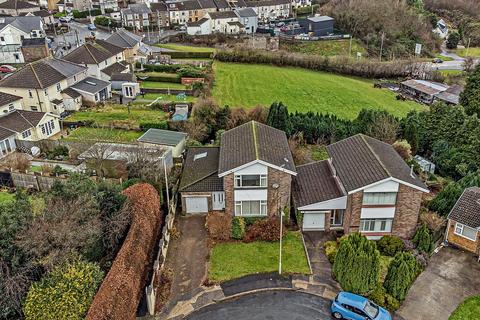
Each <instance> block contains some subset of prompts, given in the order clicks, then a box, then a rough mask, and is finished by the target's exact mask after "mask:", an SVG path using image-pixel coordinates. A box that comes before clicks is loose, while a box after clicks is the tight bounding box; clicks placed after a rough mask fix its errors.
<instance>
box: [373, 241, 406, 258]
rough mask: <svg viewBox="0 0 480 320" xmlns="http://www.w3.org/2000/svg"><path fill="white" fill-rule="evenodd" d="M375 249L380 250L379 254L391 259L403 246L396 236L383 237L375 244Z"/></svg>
mask: <svg viewBox="0 0 480 320" xmlns="http://www.w3.org/2000/svg"><path fill="white" fill-rule="evenodd" d="M377 248H378V250H380V253H381V254H383V255H385V256H390V257H393V256H395V255H396V254H397V252H400V251H403V250H404V249H405V245H404V244H403V241H402V239H400V238H399V237H397V236H383V237H382V238H381V239H380V240H379V241H378V242H377Z"/></svg>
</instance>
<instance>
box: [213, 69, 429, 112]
mask: <svg viewBox="0 0 480 320" xmlns="http://www.w3.org/2000/svg"><path fill="white" fill-rule="evenodd" d="M214 70H215V86H214V88H213V97H214V98H215V99H216V100H217V102H218V103H219V104H220V105H229V106H231V107H237V106H243V107H247V108H248V107H252V106H255V105H258V104H261V105H266V106H270V105H271V104H272V103H273V102H275V101H281V102H283V103H284V104H286V105H287V106H288V110H289V111H290V112H295V111H299V112H308V111H313V112H323V113H330V114H336V115H337V116H339V117H341V118H345V119H352V118H355V117H356V116H357V115H358V113H359V112H360V110H361V109H362V108H367V109H383V110H387V111H388V112H390V113H392V114H393V115H395V116H399V117H403V116H405V115H406V114H407V113H408V111H410V110H422V109H423V108H424V107H423V106H421V105H420V104H417V103H415V102H412V101H398V100H396V99H395V94H394V93H393V92H391V91H389V90H386V89H383V90H382V89H376V88H374V87H373V81H369V80H363V79H359V78H352V77H345V76H340V75H336V74H333V73H325V72H316V71H311V70H305V69H299V68H287V67H284V68H280V67H274V66H268V65H251V64H249V65H246V64H229V63H219V62H215V63H214Z"/></svg>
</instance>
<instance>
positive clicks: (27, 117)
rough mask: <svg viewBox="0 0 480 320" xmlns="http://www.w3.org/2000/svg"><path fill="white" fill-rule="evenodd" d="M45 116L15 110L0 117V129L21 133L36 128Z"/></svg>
mask: <svg viewBox="0 0 480 320" xmlns="http://www.w3.org/2000/svg"><path fill="white" fill-rule="evenodd" d="M44 116H45V112H37V111H25V110H15V111H13V112H10V113H8V114H6V115H4V116H2V117H0V128H3V129H7V130H10V131H12V132H16V133H21V132H23V131H25V130H27V129H30V128H32V127H36V126H37V125H38V123H39V122H40V120H42V119H43V117H44Z"/></svg>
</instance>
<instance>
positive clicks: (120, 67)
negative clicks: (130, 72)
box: [102, 62, 128, 77]
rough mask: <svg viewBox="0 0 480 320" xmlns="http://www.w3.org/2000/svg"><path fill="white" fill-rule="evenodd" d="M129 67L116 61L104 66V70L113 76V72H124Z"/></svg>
mask: <svg viewBox="0 0 480 320" xmlns="http://www.w3.org/2000/svg"><path fill="white" fill-rule="evenodd" d="M127 68H128V67H127V66H126V65H124V64H122V63H120V62H115V63H113V64H111V65H109V66H108V67H106V68H103V69H102V72H103V73H105V74H106V75H108V76H110V77H111V76H112V74H114V73H120V72H123V71H125V70H127Z"/></svg>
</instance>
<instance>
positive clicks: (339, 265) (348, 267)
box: [333, 233, 380, 294]
mask: <svg viewBox="0 0 480 320" xmlns="http://www.w3.org/2000/svg"><path fill="white" fill-rule="evenodd" d="M333 274H334V276H335V278H336V279H337V281H338V282H339V283H340V285H341V286H342V288H343V289H344V290H346V291H350V292H353V293H357V294H366V293H367V292H369V291H370V290H373V289H374V288H375V286H376V285H377V282H378V279H379V276H380V252H378V250H377V248H376V245H375V243H374V242H373V241H370V240H368V239H367V238H366V237H365V236H363V235H361V234H360V233H352V234H350V235H348V236H346V237H345V238H342V239H341V240H340V246H339V248H338V252H337V255H336V257H335V262H334V264H333Z"/></svg>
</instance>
